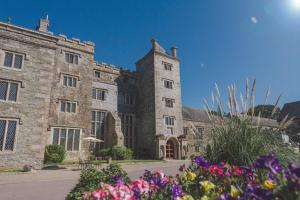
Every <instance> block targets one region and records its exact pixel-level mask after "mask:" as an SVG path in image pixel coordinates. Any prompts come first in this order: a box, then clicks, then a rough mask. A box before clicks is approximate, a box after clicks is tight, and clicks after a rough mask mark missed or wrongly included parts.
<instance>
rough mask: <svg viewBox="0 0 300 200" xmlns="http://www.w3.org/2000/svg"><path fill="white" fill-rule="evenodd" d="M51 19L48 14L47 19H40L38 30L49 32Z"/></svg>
mask: <svg viewBox="0 0 300 200" xmlns="http://www.w3.org/2000/svg"><path fill="white" fill-rule="evenodd" d="M49 24H50V23H49V19H48V15H47V16H46V19H40V21H39V24H38V26H37V28H36V30H37V31H40V32H44V33H48V27H49Z"/></svg>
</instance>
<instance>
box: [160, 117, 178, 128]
mask: <svg viewBox="0 0 300 200" xmlns="http://www.w3.org/2000/svg"><path fill="white" fill-rule="evenodd" d="M163 119H164V124H165V125H166V126H174V125H175V120H176V118H175V116H170V115H164V116H163Z"/></svg>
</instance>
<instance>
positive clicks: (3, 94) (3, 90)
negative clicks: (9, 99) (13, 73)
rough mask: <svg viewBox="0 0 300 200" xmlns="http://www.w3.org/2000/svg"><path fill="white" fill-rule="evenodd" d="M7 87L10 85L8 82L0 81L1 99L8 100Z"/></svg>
mask: <svg viewBox="0 0 300 200" xmlns="http://www.w3.org/2000/svg"><path fill="white" fill-rule="evenodd" d="M7 87H8V83H7V82H2V81H0V99H1V100H6V94H7Z"/></svg>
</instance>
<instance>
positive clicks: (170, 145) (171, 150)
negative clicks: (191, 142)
mask: <svg viewBox="0 0 300 200" xmlns="http://www.w3.org/2000/svg"><path fill="white" fill-rule="evenodd" d="M166 158H167V159H174V158H175V144H174V142H173V141H172V140H168V141H167V145H166Z"/></svg>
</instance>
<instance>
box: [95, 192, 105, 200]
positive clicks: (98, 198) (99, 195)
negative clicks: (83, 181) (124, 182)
mask: <svg viewBox="0 0 300 200" xmlns="http://www.w3.org/2000/svg"><path fill="white" fill-rule="evenodd" d="M106 196H107V193H106V191H103V190H96V191H94V192H92V198H93V200H104V199H105V198H106Z"/></svg>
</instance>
